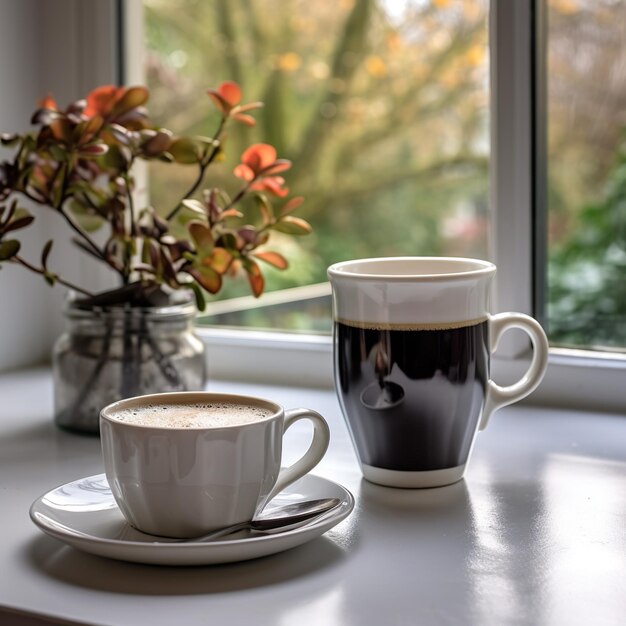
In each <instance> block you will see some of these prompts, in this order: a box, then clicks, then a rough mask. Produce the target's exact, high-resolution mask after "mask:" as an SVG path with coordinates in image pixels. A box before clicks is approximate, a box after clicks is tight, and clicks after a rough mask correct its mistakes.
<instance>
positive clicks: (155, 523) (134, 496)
mask: <svg viewBox="0 0 626 626" xmlns="http://www.w3.org/2000/svg"><path fill="white" fill-rule="evenodd" d="M301 419H308V420H310V421H311V423H312V425H313V441H312V443H311V445H310V447H309V449H308V450H307V451H306V452H305V453H304V455H303V456H302V457H301V458H300V460H298V461H296V463H294V464H293V465H291V466H290V467H287V468H281V457H282V442H283V434H284V432H285V430H286V429H287V428H289V426H291V424H293V423H294V422H296V421H298V420H301ZM100 434H101V439H102V454H103V459H104V466H105V471H106V476H107V480H108V482H109V485H110V487H111V491H112V493H113V496H114V498H115V501H116V502H117V504H118V506H119V508H120V510H121V512H122V514H123V515H124V517H125V518H126V520H127V521H128V522H129V523H130V524H131V525H132V526H134V527H135V528H137V529H139V530H141V531H143V532H146V533H150V534H153V535H161V536H165V537H181V538H184V537H198V536H200V535H204V534H206V533H208V532H211V531H212V530H215V529H218V528H223V527H225V526H230V525H231V524H238V523H241V522H247V521H250V520H251V519H252V518H253V517H254V516H255V515H256V514H257V513H258V512H259V511H260V510H261V509H262V508H263V507H264V506H265V504H266V503H267V502H268V501H269V500H271V499H272V498H273V497H274V496H275V495H276V494H277V493H279V492H280V491H282V490H283V489H284V488H285V487H287V486H288V485H290V484H291V483H293V482H294V481H296V480H298V479H299V478H301V477H302V476H304V475H305V474H307V473H308V472H310V471H311V469H313V467H315V465H317V463H318V462H319V461H320V460H321V458H322V457H323V456H324V454H325V452H326V449H327V447H328V442H329V438H330V434H329V429H328V425H327V424H326V421H325V420H324V418H323V417H322V416H321V415H319V413H316V412H315V411H311V410H309V409H290V410H284V409H283V408H282V407H281V406H280V405H278V404H276V403H275V402H271V401H269V400H264V399H262V398H256V397H253V396H240V395H231V394H218V393H211V392H181V393H166V394H152V395H148V396H141V397H137V398H129V399H127V400H121V401H119V402H115V403H113V404H111V405H109V406H108V407H105V408H104V409H103V410H102V412H101V413H100Z"/></svg>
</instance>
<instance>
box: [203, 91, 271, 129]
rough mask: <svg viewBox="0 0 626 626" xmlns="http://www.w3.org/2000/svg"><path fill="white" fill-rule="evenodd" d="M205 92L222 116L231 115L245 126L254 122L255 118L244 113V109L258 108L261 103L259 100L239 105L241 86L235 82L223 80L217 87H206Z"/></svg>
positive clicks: (252, 124)
mask: <svg viewBox="0 0 626 626" xmlns="http://www.w3.org/2000/svg"><path fill="white" fill-rule="evenodd" d="M207 94H208V95H209V97H210V98H211V100H213V102H214V103H215V106H216V107H217V108H218V110H219V111H220V113H221V114H222V115H223V116H224V117H232V118H233V119H235V120H237V121H238V122H242V123H243V124H246V126H254V125H255V124H256V120H255V119H254V118H253V117H252V116H250V115H246V111H251V110H253V109H258V108H260V107H261V106H263V105H262V103H260V102H252V103H250V104H241V105H240V104H239V103H240V102H241V87H239V85H238V84H237V83H234V82H232V81H226V82H223V83H222V84H221V85H220V86H219V87H218V88H217V89H207Z"/></svg>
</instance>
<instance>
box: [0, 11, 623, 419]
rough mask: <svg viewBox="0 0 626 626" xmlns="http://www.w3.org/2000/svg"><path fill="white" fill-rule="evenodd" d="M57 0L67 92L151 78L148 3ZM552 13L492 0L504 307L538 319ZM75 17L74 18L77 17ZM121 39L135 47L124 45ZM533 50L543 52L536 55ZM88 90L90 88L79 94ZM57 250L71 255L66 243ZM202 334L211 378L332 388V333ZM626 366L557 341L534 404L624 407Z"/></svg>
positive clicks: (50, 60)
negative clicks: (71, 27) (145, 55)
mask: <svg viewBox="0 0 626 626" xmlns="http://www.w3.org/2000/svg"><path fill="white" fill-rule="evenodd" d="M31 2H35V3H36V2H37V0H25V2H24V6H26V5H27V4H29V3H31ZM47 4H48V3H42V5H47ZM53 4H54V10H51V11H49V13H50V15H48V16H47V17H46V16H45V15H44V14H43V13H40V14H39V20H40V24H38V28H39V29H40V30H43V31H45V30H46V27H47V26H48V28H49V27H50V26H49V22H48V20H59V24H61V25H63V26H61V27H60V28H59V29H58V30H56V32H57V33H58V32H64V33H65V34H67V33H66V31H67V24H68V23H71V24H74V23H77V16H78V24H79V26H80V27H79V29H78V31H77V32H79V33H80V34H75V35H74V36H72V37H65V35H64V37H63V38H59V37H54V38H53V37H52V36H50V37H49V39H50V42H49V44H50V45H48V46H45V49H44V50H43V51H42V59H43V58H44V56H45V63H44V65H45V66H46V67H48V68H54V67H56V68H58V67H63V72H64V73H65V75H66V76H67V75H70V76H73V77H74V82H73V84H72V85H71V88H68V89H67V90H66V91H67V92H68V93H69V92H71V93H72V97H78V96H79V95H81V93H84V92H85V91H86V90H87V89H90V88H92V87H93V86H95V84H101V83H103V82H121V80H122V79H124V80H125V82H126V83H128V84H131V83H139V82H142V70H141V68H142V50H141V45H139V42H141V41H142V40H143V35H142V33H143V16H142V10H141V1H140V0H126V1H124V0H101V1H100V2H83V1H81V0H67V1H66V2H63V3H53ZM42 5H39V6H42ZM44 13H45V11H44ZM544 16H545V0H492V3H491V10H490V55H491V104H492V133H491V158H490V162H491V186H492V190H491V202H492V207H493V212H492V215H493V233H492V235H493V236H492V242H493V249H492V250H491V255H490V256H491V259H492V260H493V261H495V262H496V264H497V265H498V274H497V277H496V290H495V291H496V293H495V294H494V295H495V307H494V308H495V310H496V311H504V310H513V311H521V312H525V313H529V314H531V315H532V314H534V315H535V317H538V315H537V311H538V310H540V309H539V308H538V307H540V306H541V305H542V291H543V286H542V285H541V284H537V283H536V282H535V276H534V273H533V267H534V265H535V264H536V263H542V262H543V259H544V258H545V237H544V234H543V233H544V232H545V229H544V223H543V221H542V219H544V218H543V217H542V216H544V215H545V212H543V210H542V207H541V202H543V197H544V194H543V189H544V185H545V163H546V160H545V132H544V131H545V107H544V106H543V105H542V103H543V98H544V95H545V71H544V68H543V64H542V60H543V58H544V54H543V53H544V50H545V38H546V32H545V17H544ZM70 18H72V21H70V22H68V20H69V19H70ZM120 31H121V32H120ZM120 36H121V41H122V42H123V46H122V49H123V50H125V51H126V54H123V53H121V52H120V47H119V41H120ZM52 39H54V41H52ZM116 42H117V43H116ZM0 45H1V44H0ZM94 45H95V49H94ZM81 51H82V53H81ZM533 51H536V52H537V54H536V57H533ZM68 53H71V55H70V57H68ZM72 55H73V56H72ZM72 59H73V64H72ZM60 61H63V65H60ZM41 74H42V75H41V76H39V77H38V81H39V82H38V86H39V91H42V90H43V91H42V93H43V92H45V91H46V90H47V89H50V88H51V85H50V84H49V82H50V81H49V78H50V75H49V74H46V73H45V72H44V71H43V70H42V73H41ZM44 83H46V84H44ZM78 88H80V89H81V91H80V93H74V92H75V91H77V89H78ZM59 95H60V98H59V99H60V100H65V99H67V98H66V97H65V95H66V94H65V93H64V94H59ZM29 105H30V103H25V110H26V111H28V110H30V106H29ZM59 247H60V246H59ZM57 253H58V254H59V256H61V255H60V253H61V250H58V251H57ZM72 255H73V251H69V252H66V253H65V256H66V259H62V260H65V261H66V262H67V258H70V257H72ZM91 284H92V285H94V284H96V285H97V284H99V283H98V278H97V277H94V279H93V280H92V282H91ZM37 287H38V289H43V287H42V286H40V285H38V286H37ZM540 321H541V320H540ZM52 328H53V329H54V333H52V334H51V336H50V337H49V339H50V341H52V338H53V337H54V336H56V334H57V333H58V324H55V325H52ZM25 332H27V331H25ZM198 332H199V334H200V336H201V337H202V339H203V340H204V341H205V342H206V344H207V346H208V350H207V353H208V367H209V373H210V380H211V382H210V385H214V384H216V383H214V381H216V380H219V379H230V380H246V381H251V382H264V383H275V384H296V385H300V386H315V387H319V386H323V387H330V386H332V384H333V381H332V338H331V337H327V336H319V335H302V334H289V333H281V332H275V333H274V332H271V333H270V332H261V331H254V330H227V329H218V328H215V329H209V328H199V329H198ZM527 364H528V345H527V343H526V341H525V340H524V341H520V340H519V339H518V338H515V337H512V338H510V339H509V340H508V342H507V343H506V344H505V345H503V346H502V349H499V350H498V354H497V355H496V357H494V360H493V366H492V370H493V371H494V372H497V373H498V377H499V376H500V375H502V376H503V377H504V379H506V380H514V379H515V377H519V376H521V375H522V374H523V371H524V369H525V368H526V367H527ZM1 365H2V364H1V363H0V366H1ZM625 374H626V355H624V354H615V353H602V352H588V351H582V350H564V349H556V348H552V349H551V350H550V358H549V367H548V373H547V375H546V378H545V380H544V382H543V383H542V385H541V386H540V387H539V389H537V391H535V393H534V394H533V395H532V396H531V398H530V401H531V402H534V403H541V404H544V405H552V406H560V407H564V408H565V407H570V408H571V407H575V408H579V409H584V410H608V411H614V412H620V413H624V412H626V394H624V393H623V391H622V386H623V380H624V375H625Z"/></svg>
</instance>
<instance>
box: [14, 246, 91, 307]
mask: <svg viewBox="0 0 626 626" xmlns="http://www.w3.org/2000/svg"><path fill="white" fill-rule="evenodd" d="M11 261H12V262H13V263H17V264H19V265H21V266H23V267H25V268H26V269H29V270H30V271H31V272H35V273H36V274H40V275H41V276H46V275H49V273H48V272H46V270H45V269H44V268H43V267H35V266H34V265H32V264H31V263H29V262H28V261H27V260H26V259H23V258H22V257H21V256H18V255H17V254H16V255H15V256H14V257H12V258H11ZM53 276H54V280H55V282H57V283H59V284H61V285H63V286H64V287H67V288H68V289H73V290H74V291H78V292H79V293H82V294H83V295H84V296H88V297H90V298H91V297H93V295H94V294H93V293H91V292H90V291H87V290H85V289H83V288H82V287H78V286H77V285H74V284H73V283H70V282H69V281H67V280H63V279H62V278H61V277H60V276H57V275H56V274H53Z"/></svg>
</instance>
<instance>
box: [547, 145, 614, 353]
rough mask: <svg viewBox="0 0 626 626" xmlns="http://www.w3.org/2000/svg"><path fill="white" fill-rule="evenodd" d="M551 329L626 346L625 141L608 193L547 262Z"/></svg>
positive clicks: (557, 338)
mask: <svg viewBox="0 0 626 626" xmlns="http://www.w3.org/2000/svg"><path fill="white" fill-rule="evenodd" d="M548 280H549V284H550V292H549V293H550V301H549V304H548V320H549V332H550V337H551V339H552V341H554V342H555V343H559V344H564V345H569V346H594V347H608V348H610V347H622V348H623V346H626V141H624V142H623V143H622V145H621V148H620V149H619V151H618V155H617V159H616V163H615V165H614V167H613V168H612V170H611V173H610V175H609V178H608V182H607V185H606V191H605V193H604V197H603V198H601V199H600V200H599V201H598V202H594V203H590V204H588V205H587V206H585V207H584V208H583V209H582V211H581V212H580V215H579V218H578V227H577V229H576V230H575V233H574V235H573V236H572V237H570V238H569V239H568V240H567V241H566V242H565V243H564V244H563V245H561V246H559V247H557V248H556V250H554V252H553V254H552V255H551V257H550V262H549V266H548Z"/></svg>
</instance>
